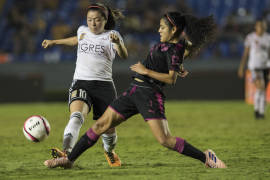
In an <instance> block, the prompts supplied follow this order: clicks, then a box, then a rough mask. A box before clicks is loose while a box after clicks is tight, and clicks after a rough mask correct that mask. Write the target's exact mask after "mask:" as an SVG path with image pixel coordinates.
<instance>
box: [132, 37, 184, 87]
mask: <svg viewBox="0 0 270 180" xmlns="http://www.w3.org/2000/svg"><path fill="white" fill-rule="evenodd" d="M184 52H185V41H184V40H181V41H179V42H178V43H177V44H174V43H158V44H156V45H154V46H153V47H152V48H151V50H150V52H149V54H148V56H147V58H146V60H144V61H143V63H142V64H143V65H144V66H145V67H146V68H147V69H151V70H153V71H156V72H160V73H169V71H170V70H173V71H177V72H178V71H179V70H180V68H179V66H180V64H182V62H183V56H184ZM134 77H137V78H139V79H143V80H148V81H150V82H153V83H155V84H157V85H159V86H161V87H162V86H164V85H165V83H163V82H160V81H158V80H155V79H152V78H150V77H148V76H143V75H140V74H136V75H135V76H134Z"/></svg>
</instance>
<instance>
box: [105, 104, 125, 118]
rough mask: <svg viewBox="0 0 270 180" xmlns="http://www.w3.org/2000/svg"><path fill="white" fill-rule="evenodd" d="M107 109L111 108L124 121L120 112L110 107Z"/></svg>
mask: <svg viewBox="0 0 270 180" xmlns="http://www.w3.org/2000/svg"><path fill="white" fill-rule="evenodd" d="M108 107H109V108H111V109H112V110H113V111H114V112H116V113H117V114H118V115H119V116H120V117H121V118H122V119H124V120H125V119H126V118H125V116H123V115H122V114H121V113H120V112H118V111H116V110H115V109H114V108H113V107H112V106H110V105H109V106H108Z"/></svg>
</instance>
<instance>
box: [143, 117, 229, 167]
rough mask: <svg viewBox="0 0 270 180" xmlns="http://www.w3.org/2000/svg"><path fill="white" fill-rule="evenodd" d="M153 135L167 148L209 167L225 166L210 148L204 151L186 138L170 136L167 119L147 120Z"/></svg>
mask: <svg viewBox="0 0 270 180" xmlns="http://www.w3.org/2000/svg"><path fill="white" fill-rule="evenodd" d="M147 122H148V124H149V126H150V128H151V130H152V132H153V134H154V136H155V137H156V139H157V140H158V142H159V143H160V144H161V145H162V146H164V147H167V148H168V149H171V150H174V151H176V152H178V153H179V154H183V155H185V156H189V157H192V158H194V159H197V160H199V161H201V162H202V163H204V164H205V165H206V167H209V168H226V165H225V164H224V163H223V162H222V161H221V160H220V159H218V157H217V156H216V154H215V153H214V152H213V151H212V150H207V151H206V152H205V153H203V152H202V151H200V150H199V149H197V148H196V147H194V146H192V145H191V144H189V143H188V142H187V141H186V140H184V139H182V138H180V137H173V136H171V133H170V130H169V127H168V121H167V120H165V119H164V120H157V119H154V120H153V119H152V120H149V121H147Z"/></svg>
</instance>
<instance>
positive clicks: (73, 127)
mask: <svg viewBox="0 0 270 180" xmlns="http://www.w3.org/2000/svg"><path fill="white" fill-rule="evenodd" d="M83 122H84V117H83V115H82V113H81V112H78V111H77V112H73V113H72V114H71V115H70V119H69V122H68V124H67V126H66V128H65V131H64V140H63V149H64V150H65V151H68V152H71V150H72V148H73V147H74V145H75V143H76V141H77V139H78V136H79V133H80V129H81V127H82V124H83Z"/></svg>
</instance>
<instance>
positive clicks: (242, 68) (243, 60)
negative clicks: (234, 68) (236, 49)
mask: <svg viewBox="0 0 270 180" xmlns="http://www.w3.org/2000/svg"><path fill="white" fill-rule="evenodd" d="M248 55H249V47H245V50H244V53H243V55H242V58H241V61H240V65H239V68H238V77H239V78H243V77H244V72H245V65H246V62H247V59H248Z"/></svg>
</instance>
